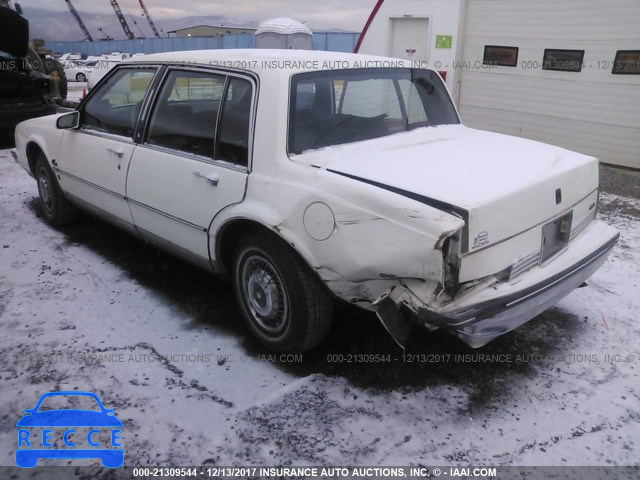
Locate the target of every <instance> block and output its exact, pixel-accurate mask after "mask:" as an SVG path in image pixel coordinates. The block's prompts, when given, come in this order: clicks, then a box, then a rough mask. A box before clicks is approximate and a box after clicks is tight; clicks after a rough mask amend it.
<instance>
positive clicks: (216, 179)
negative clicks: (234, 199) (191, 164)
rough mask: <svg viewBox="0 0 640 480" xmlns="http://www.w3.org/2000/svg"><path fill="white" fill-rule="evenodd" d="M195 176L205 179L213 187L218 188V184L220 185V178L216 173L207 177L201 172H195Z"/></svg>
mask: <svg viewBox="0 0 640 480" xmlns="http://www.w3.org/2000/svg"><path fill="white" fill-rule="evenodd" d="M193 174H194V175H195V176H196V177H198V178H204V179H205V180H206V181H207V182H208V183H209V185H211V186H212V187H217V186H218V183H220V177H219V176H218V175H216V174H215V173H212V174H211V175H206V176H205V175H202V174H201V173H200V172H193Z"/></svg>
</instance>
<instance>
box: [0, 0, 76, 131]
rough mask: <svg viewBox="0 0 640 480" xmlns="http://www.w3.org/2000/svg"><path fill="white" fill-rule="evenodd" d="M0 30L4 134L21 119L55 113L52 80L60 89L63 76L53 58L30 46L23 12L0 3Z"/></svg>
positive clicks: (0, 122) (0, 114)
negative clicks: (49, 60) (42, 55)
mask: <svg viewBox="0 0 640 480" xmlns="http://www.w3.org/2000/svg"><path fill="white" fill-rule="evenodd" d="M0 31H1V32H2V35H1V36H0V132H1V133H5V134H6V133H13V129H14V128H15V126H16V125H17V124H18V123H20V122H22V121H24V120H28V119H30V118H34V117H40V116H43V115H51V114H53V113H56V111H57V107H56V103H55V99H54V96H53V94H52V89H53V86H54V83H52V82H55V83H57V84H58V85H56V87H57V90H60V89H59V83H60V82H61V81H62V79H61V78H60V76H59V71H57V70H58V69H55V68H53V67H54V63H53V62H47V61H46V60H43V59H42V58H40V56H39V55H38V54H37V53H36V52H35V51H34V50H33V49H31V48H30V47H29V22H28V21H27V19H25V18H24V17H23V16H22V15H20V14H19V13H18V12H16V11H15V10H12V9H11V8H7V7H2V6H0ZM47 66H49V67H52V68H50V69H48V68H47ZM47 70H51V71H47ZM54 70H56V73H55V74H54V75H53V76H52V75H50V73H53V71H54ZM62 75H63V77H64V70H63V71H62ZM52 77H53V80H52ZM56 77H57V78H56Z"/></svg>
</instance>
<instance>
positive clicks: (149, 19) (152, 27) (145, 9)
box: [138, 0, 160, 38]
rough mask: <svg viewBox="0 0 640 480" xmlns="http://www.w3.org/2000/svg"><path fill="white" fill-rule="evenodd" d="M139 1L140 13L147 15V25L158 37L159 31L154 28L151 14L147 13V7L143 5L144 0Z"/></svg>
mask: <svg viewBox="0 0 640 480" xmlns="http://www.w3.org/2000/svg"><path fill="white" fill-rule="evenodd" d="M138 1H139V2H140V7H142V13H144V16H145V17H147V22H149V26H150V27H151V30H153V34H154V35H155V36H156V37H158V38H160V33H159V32H158V29H157V28H156V24H155V23H153V20H151V15H149V11H148V10H147V7H145V6H144V2H143V1H142V0H138Z"/></svg>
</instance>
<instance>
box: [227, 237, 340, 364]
mask: <svg viewBox="0 0 640 480" xmlns="http://www.w3.org/2000/svg"><path fill="white" fill-rule="evenodd" d="M233 284H234V290H235V293H236V298H237V299H238V303H239V305H240V310H241V312H242V316H243V318H244V320H245V323H246V324H247V326H248V327H249V329H250V331H251V333H252V334H253V335H254V337H255V338H256V339H257V340H258V341H259V342H260V343H261V344H262V345H264V346H265V347H267V348H269V349H270V350H273V351H276V352H296V353H297V352H304V351H307V350H310V349H312V348H313V347H315V346H317V345H318V344H319V343H320V342H321V341H322V340H323V339H324V338H325V337H326V335H327V333H328V331H329V327H330V326H331V317H332V307H333V302H332V299H331V295H330V294H329V292H328V291H327V289H326V287H325V286H324V284H323V283H322V282H321V281H320V279H319V278H318V277H317V276H316V275H315V274H314V273H313V272H312V271H311V270H309V267H308V266H307V265H306V264H305V263H304V262H303V261H302V259H301V258H300V257H299V256H298V255H297V254H296V253H295V252H293V251H291V249H290V248H289V247H288V246H287V245H286V244H284V243H283V242H282V241H281V240H280V239H278V238H275V237H273V236H272V235H270V234H266V235H259V236H258V235H257V234H254V235H251V236H248V237H246V238H244V239H242V240H241V241H240V242H239V245H238V247H237V248H236V253H235V256H234V264H233Z"/></svg>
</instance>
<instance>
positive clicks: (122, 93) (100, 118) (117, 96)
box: [82, 68, 156, 137]
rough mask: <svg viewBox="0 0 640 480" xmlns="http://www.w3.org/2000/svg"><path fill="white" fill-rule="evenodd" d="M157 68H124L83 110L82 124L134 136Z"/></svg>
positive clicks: (91, 127) (100, 130)
mask: <svg viewBox="0 0 640 480" xmlns="http://www.w3.org/2000/svg"><path fill="white" fill-rule="evenodd" d="M155 73H156V70H155V69H150V68H149V69H133V68H126V69H121V70H119V71H117V72H116V73H114V74H113V75H112V76H111V77H109V78H108V79H107V81H106V82H105V83H104V84H103V85H101V86H100V89H99V90H98V91H97V92H96V93H95V94H94V95H93V96H92V97H91V98H90V99H89V101H88V102H87V104H86V106H85V108H84V111H83V113H82V127H83V128H86V129H89V130H96V131H99V132H104V133H110V134H114V135H121V136H125V137H133V130H134V128H135V124H136V122H137V120H138V114H139V113H140V108H141V107H142V100H144V96H145V95H146V93H147V90H148V89H149V85H151V81H152V80H153V77H154V75H155Z"/></svg>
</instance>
